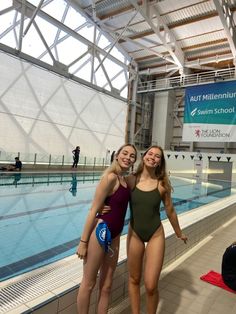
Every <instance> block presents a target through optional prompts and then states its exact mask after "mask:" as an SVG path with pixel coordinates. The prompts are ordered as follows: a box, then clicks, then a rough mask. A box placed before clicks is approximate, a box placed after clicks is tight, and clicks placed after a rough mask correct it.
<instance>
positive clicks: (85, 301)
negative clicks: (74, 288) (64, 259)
mask: <svg viewBox="0 0 236 314" xmlns="http://www.w3.org/2000/svg"><path fill="white" fill-rule="evenodd" d="M104 256H105V252H104V250H103V249H102V247H101V246H100V244H99V243H98V241H97V238H96V235H95V230H94V231H93V232H92V234H91V237H90V240H89V244H88V253H87V258H86V260H85V261H84V273H83V279H82V282H81V284H80V288H79V293H78V297H77V310H78V313H79V314H88V313H89V303H90V296H91V293H92V290H93V288H94V286H95V284H96V279H97V274H98V270H99V268H100V267H101V264H102V262H103V259H104Z"/></svg>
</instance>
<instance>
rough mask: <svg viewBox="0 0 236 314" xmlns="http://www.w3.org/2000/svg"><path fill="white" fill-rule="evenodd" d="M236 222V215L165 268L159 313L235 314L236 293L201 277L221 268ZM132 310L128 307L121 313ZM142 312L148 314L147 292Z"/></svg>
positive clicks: (234, 232) (160, 287) (234, 239)
mask: <svg viewBox="0 0 236 314" xmlns="http://www.w3.org/2000/svg"><path fill="white" fill-rule="evenodd" d="M235 223H236V217H235V218H234V219H232V220H231V221H230V222H228V223H227V224H225V225H223V226H222V227H221V228H219V229H218V230H217V231H215V232H214V233H213V234H211V235H210V236H209V237H208V238H206V239H205V240H204V241H203V242H202V243H201V244H199V245H198V247H196V248H193V249H192V250H191V251H190V252H189V253H187V255H185V256H183V257H182V258H181V260H180V261H177V262H175V263H174V264H172V265H170V266H169V267H168V268H166V269H164V270H163V272H162V277H161V280H160V284H159V291H160V303H159V307H158V310H157V313H158V314H197V313H198V314H213V313H214V314H236V294H233V293H231V292H228V291H226V290H223V289H221V288H219V287H216V286H213V285H211V284H209V283H206V282H204V281H202V280H200V279H199V278H200V276H201V275H203V274H205V273H207V272H208V271H209V270H214V271H216V272H220V271H221V259H222V255H223V253H224V250H225V248H226V247H227V246H229V245H230V244H231V243H232V242H233V241H236V227H235ZM130 313H131V311H130V308H129V307H128V308H126V309H125V310H124V311H122V312H120V314H130ZM142 314H146V311H145V295H143V296H142Z"/></svg>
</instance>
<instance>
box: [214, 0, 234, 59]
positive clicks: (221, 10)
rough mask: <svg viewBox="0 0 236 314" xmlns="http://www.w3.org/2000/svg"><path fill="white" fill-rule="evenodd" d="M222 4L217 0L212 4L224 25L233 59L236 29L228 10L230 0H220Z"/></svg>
mask: <svg viewBox="0 0 236 314" xmlns="http://www.w3.org/2000/svg"><path fill="white" fill-rule="evenodd" d="M221 1H222V5H221V4H220V1H219V0H213V2H214V5H215V7H216V10H217V13H218V15H219V18H220V21H221V23H222V25H223V27H224V31H225V35H226V38H227V40H228V43H229V46H230V49H231V51H232V54H233V58H234V61H235V58H236V31H235V23H234V20H233V14H232V12H231V10H230V6H229V5H230V1H229V0H221Z"/></svg>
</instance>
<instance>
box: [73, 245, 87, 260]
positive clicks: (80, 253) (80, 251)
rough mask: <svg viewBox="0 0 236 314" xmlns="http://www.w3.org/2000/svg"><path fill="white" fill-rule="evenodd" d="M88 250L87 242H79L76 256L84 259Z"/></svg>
mask: <svg viewBox="0 0 236 314" xmlns="http://www.w3.org/2000/svg"><path fill="white" fill-rule="evenodd" d="M87 251H88V243H85V242H80V243H79V246H78V248H77V252H76V254H77V255H78V258H80V259H85V258H86V256H87Z"/></svg>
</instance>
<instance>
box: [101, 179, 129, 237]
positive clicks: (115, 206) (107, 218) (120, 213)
mask: <svg viewBox="0 0 236 314" xmlns="http://www.w3.org/2000/svg"><path fill="white" fill-rule="evenodd" d="M130 194H131V191H130V189H129V188H128V187H127V188H125V187H124V186H123V185H121V184H120V185H119V187H118V189H117V190H116V191H115V193H113V194H112V195H110V196H108V197H107V198H106V199H105V205H108V206H110V207H111V210H110V211H109V212H108V213H106V214H103V215H101V214H99V215H97V218H101V219H102V220H103V221H104V222H105V223H106V224H107V226H108V228H109V230H110V232H111V238H112V239H114V238H115V237H116V236H118V235H119V234H120V233H121V231H122V229H123V226H124V220H125V214H126V210H127V206H128V202H129V200H130Z"/></svg>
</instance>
